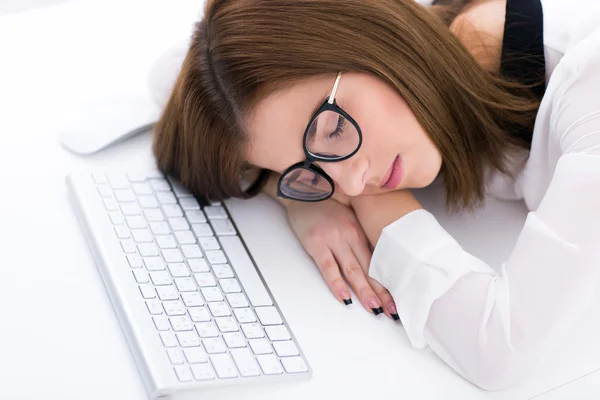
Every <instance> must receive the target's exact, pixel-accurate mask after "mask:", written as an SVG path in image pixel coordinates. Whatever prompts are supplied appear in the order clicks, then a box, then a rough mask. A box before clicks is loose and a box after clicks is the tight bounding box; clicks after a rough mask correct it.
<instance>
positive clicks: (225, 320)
mask: <svg viewBox="0 0 600 400" xmlns="http://www.w3.org/2000/svg"><path fill="white" fill-rule="evenodd" d="M215 322H216V324H217V327H218V328H219V330H220V331H221V332H237V331H238V330H239V327H238V324H237V322H235V319H233V318H232V317H220V318H215ZM230 347H231V346H230Z"/></svg>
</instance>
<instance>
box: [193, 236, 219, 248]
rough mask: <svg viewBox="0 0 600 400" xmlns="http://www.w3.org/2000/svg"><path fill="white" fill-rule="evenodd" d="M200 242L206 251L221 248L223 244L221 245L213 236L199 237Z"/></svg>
mask: <svg viewBox="0 0 600 400" xmlns="http://www.w3.org/2000/svg"><path fill="white" fill-rule="evenodd" d="M198 243H200V246H201V247H202V250H204V251H207V250H221V246H220V245H219V242H218V241H217V239H216V238H215V237H213V236H208V237H199V238H198Z"/></svg>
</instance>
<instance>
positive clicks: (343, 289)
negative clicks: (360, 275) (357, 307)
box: [313, 246, 352, 305]
mask: <svg viewBox="0 0 600 400" xmlns="http://www.w3.org/2000/svg"><path fill="white" fill-rule="evenodd" d="M313 259H314V260H315V262H316V263H317V266H318V267H319V270H320V271H321V274H322V275H323V278H324V279H325V283H327V286H329V290H331V292H332V293H333V295H334V296H335V297H336V298H337V299H338V301H340V302H342V303H344V304H346V305H349V304H352V296H351V295H350V290H349V289H348V285H347V284H346V282H345V281H344V278H343V277H342V272H341V271H340V267H339V266H338V263H337V261H336V260H335V257H334V255H333V253H332V252H331V250H330V249H329V248H328V247H326V246H323V249H322V250H321V251H320V252H319V253H317V254H315V255H314V256H313Z"/></svg>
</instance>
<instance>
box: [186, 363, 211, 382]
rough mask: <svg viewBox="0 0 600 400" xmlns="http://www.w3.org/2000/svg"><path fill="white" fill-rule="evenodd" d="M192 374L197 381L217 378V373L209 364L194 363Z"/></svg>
mask: <svg viewBox="0 0 600 400" xmlns="http://www.w3.org/2000/svg"><path fill="white" fill-rule="evenodd" d="M191 369H192V374H193V375H194V378H196V380H197V381H207V380H211V379H215V373H214V372H213V370H212V368H211V367H210V365H209V364H200V365H192V366H191Z"/></svg>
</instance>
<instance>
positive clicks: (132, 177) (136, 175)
mask: <svg viewBox="0 0 600 400" xmlns="http://www.w3.org/2000/svg"><path fill="white" fill-rule="evenodd" d="M127 179H129V182H145V181H146V179H148V176H147V175H146V174H145V173H142V172H138V171H130V172H128V173H127Z"/></svg>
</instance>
